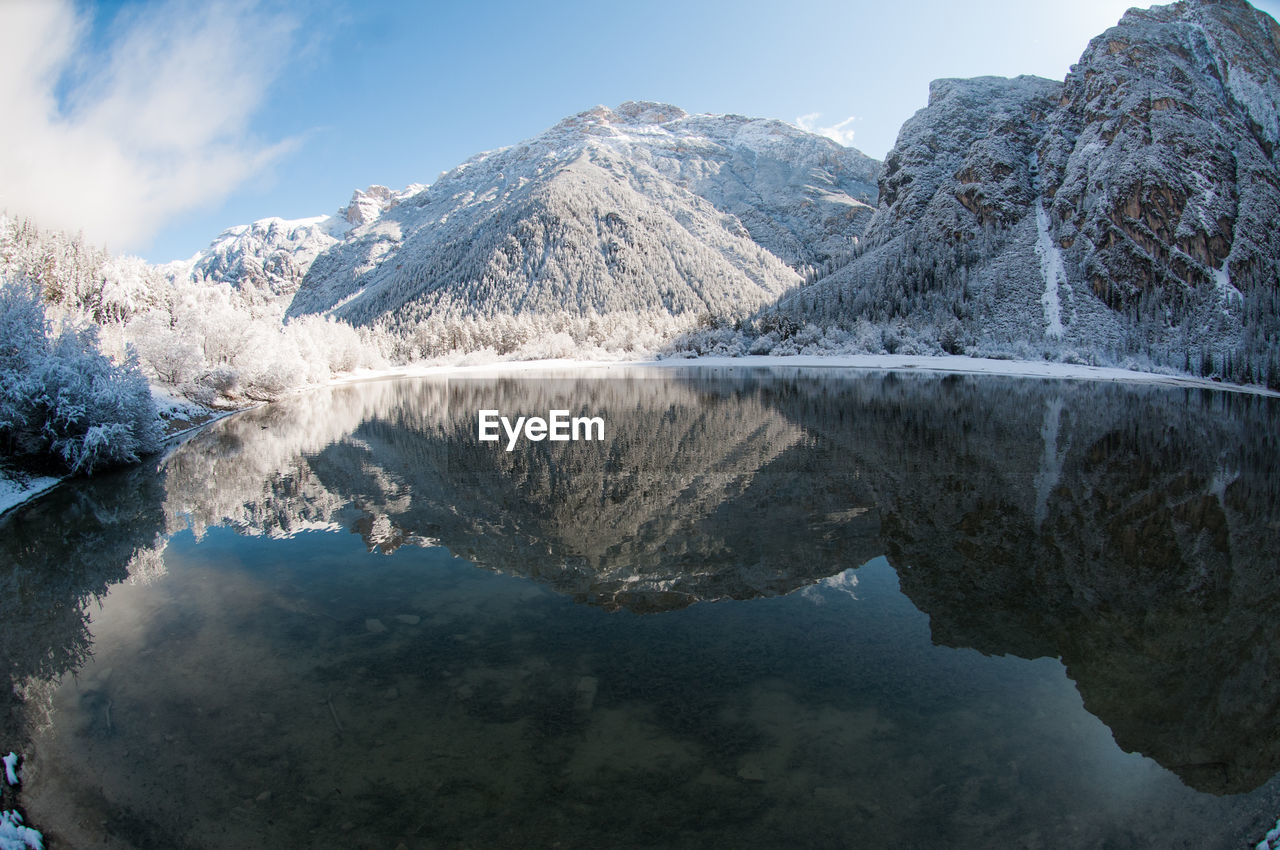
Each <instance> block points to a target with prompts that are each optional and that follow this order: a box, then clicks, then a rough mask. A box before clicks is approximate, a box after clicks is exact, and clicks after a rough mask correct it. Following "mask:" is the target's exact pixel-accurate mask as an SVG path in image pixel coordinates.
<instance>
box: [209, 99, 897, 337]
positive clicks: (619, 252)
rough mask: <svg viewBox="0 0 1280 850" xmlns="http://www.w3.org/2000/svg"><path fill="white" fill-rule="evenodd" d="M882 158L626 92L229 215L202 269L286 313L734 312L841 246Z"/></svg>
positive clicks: (854, 226)
mask: <svg viewBox="0 0 1280 850" xmlns="http://www.w3.org/2000/svg"><path fill="white" fill-rule="evenodd" d="M878 171H879V163H878V162H876V161H875V160H873V159H871V158H869V157H867V156H864V155H863V154H861V153H859V152H857V151H855V150H852V149H850V148H845V147H842V146H841V145H838V144H836V143H835V142H833V141H831V140H829V139H827V138H824V137H822V136H817V135H814V134H811V133H807V132H805V131H803V130H800V129H797V128H796V127H793V126H791V125H789V124H785V123H783V122H780V121H773V120H758V119H749V118H743V117H741V116H734V115H688V114H686V113H685V112H684V111H683V110H680V109H678V108H676V107H674V106H668V105H664V104H656V103H624V104H623V105H621V106H619V107H618V108H617V109H607V108H605V107H596V108H595V109H591V110H588V111H587V112H583V113H581V114H579V115H575V116H573V117H571V118H567V119H565V120H564V121H562V122H560V123H559V124H557V125H556V126H555V127H552V128H551V129H550V130H548V131H546V132H545V133H543V134H541V135H539V136H537V137H535V138H533V139H530V140H528V141H526V142H523V143H521V144H519V145H515V146H513V147H508V148H503V149H500V150H496V151H491V152H488V153H482V154H479V155H478V156H475V157H473V158H471V159H470V160H468V161H467V162H465V163H463V164H462V165H460V166H458V167H457V168H455V169H453V170H452V171H450V172H447V173H446V174H444V175H442V176H441V177H440V179H439V180H438V181H437V182H436V183H435V184H434V185H432V186H430V187H429V188H423V187H421V186H413V187H410V188H409V189H406V190H404V191H402V192H394V193H393V192H390V191H389V190H387V189H385V188H383V187H371V188H370V189H369V190H367V191H366V192H357V193H356V196H355V197H354V198H353V199H352V202H351V203H350V204H349V205H348V206H347V207H346V209H345V210H342V211H340V212H339V213H338V214H334V215H329V216H323V217H319V218H315V219H304V220H300V221H292V222H289V221H282V220H279V219H265V220H263V221H259V222H255V223H254V224H252V225H245V226H240V227H236V228H232V229H230V230H228V231H226V232H225V233H223V234H222V235H221V236H220V237H219V238H218V239H217V240H216V241H215V242H214V244H213V245H212V246H211V247H210V248H209V250H208V251H205V252H203V253H202V254H200V255H198V256H197V258H196V260H195V263H194V269H195V272H196V273H197V274H202V275H205V276H207V277H211V278H215V279H222V280H226V281H228V282H232V283H235V284H236V285H238V286H241V287H244V286H246V285H251V286H254V287H256V288H259V289H263V290H268V291H270V292H271V293H274V294H276V295H280V294H288V293H291V292H293V291H295V290H296V293H297V294H296V295H295V296H294V298H293V301H292V303H291V305H290V306H289V309H288V315H290V316H301V315H305V314H309V313H326V314H331V315H334V316H336V317H339V318H343V319H347V320H349V321H353V322H356V323H369V322H372V321H374V320H377V319H378V318H380V317H383V316H388V315H392V316H394V318H395V320H396V323H397V324H399V325H401V326H404V325H407V324H410V323H412V322H413V321H414V320H417V319H422V318H425V317H426V316H428V315H435V316H437V317H450V316H453V317H463V316H489V315H496V314H523V313H546V312H569V313H572V314H577V315H585V314H590V313H601V314H604V313H616V312H633V311H636V312H667V313H673V314H681V313H701V312H707V311H710V312H716V313H743V312H745V311H747V310H750V309H753V308H756V307H760V306H763V305H765V304H767V303H770V302H772V301H773V300H775V299H776V298H777V297H778V296H779V295H781V294H782V293H783V292H785V291H786V290H787V289H789V288H791V287H794V286H798V285H799V284H801V283H802V282H803V280H804V275H805V274H806V273H807V271H808V270H809V269H810V268H811V267H813V266H816V265H818V264H821V263H825V262H829V261H831V260H832V259H833V258H837V257H840V256H842V255H847V254H849V253H851V251H852V247H853V245H854V244H855V237H856V235H857V233H858V232H859V231H860V230H861V228H862V225H863V224H864V223H865V221H866V220H867V219H868V218H870V215H871V210H872V208H871V206H870V204H872V203H874V200H875V195H876V188H875V179H876V176H877V174H878Z"/></svg>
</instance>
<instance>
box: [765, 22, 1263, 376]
mask: <svg viewBox="0 0 1280 850" xmlns="http://www.w3.org/2000/svg"><path fill="white" fill-rule="evenodd" d="M1278 143H1280V27H1277V24H1276V22H1275V21H1274V20H1272V19H1271V18H1270V17H1269V16H1267V15H1266V14H1264V13H1262V12H1260V11H1258V10H1257V9H1254V8H1253V7H1252V6H1250V5H1249V4H1248V3H1246V2H1244V0H1187V2H1180V3H1175V4H1172V5H1169V6H1156V7H1153V8H1151V9H1149V10H1138V9H1134V10H1130V11H1129V12H1128V13H1126V14H1125V16H1124V18H1123V19H1122V20H1121V21H1120V23H1119V25H1117V26H1116V27H1113V28H1112V29H1109V30H1107V31H1106V32H1105V33H1103V34H1102V35H1100V36H1098V37H1097V38H1095V39H1094V40H1093V41H1092V42H1091V43H1090V44H1089V46H1088V48H1087V49H1086V50H1085V52H1084V55H1083V56H1082V57H1081V59H1080V62H1079V63H1078V64H1077V65H1075V66H1073V68H1072V70H1071V72H1070V74H1069V75H1068V76H1067V78H1066V80H1065V82H1064V83H1056V82H1053V81H1049V80H1043V79H1038V78H1032V77H1019V78H1016V79H1012V80H1005V79H998V78H979V79H974V80H940V81H937V82H935V83H934V84H933V86H932V87H931V90H930V97H929V104H928V105H927V106H926V107H925V108H924V109H922V110H921V111H920V112H918V113H917V114H916V115H915V116H914V117H913V118H912V119H911V120H909V121H908V122H907V123H906V124H905V125H904V126H903V128H902V131H901V133H900V135H899V137H898V141H897V144H896V145H895V148H894V150H893V151H892V152H891V153H890V154H889V155H888V157H887V158H886V160H885V168H884V173H883V174H882V176H881V179H880V184H879V188H880V197H879V205H878V208H877V211H876V214H875V216H874V217H873V219H872V220H871V222H870V223H869V225H868V228H867V231H866V234H865V236H866V239H865V242H864V244H865V247H866V248H867V251H866V253H865V254H864V255H862V256H861V257H859V258H858V259H857V260H856V261H855V262H853V263H850V264H849V265H847V266H846V267H845V268H843V269H841V270H839V271H838V272H837V273H835V274H833V275H831V276H830V277H828V278H826V279H824V280H821V281H819V282H818V283H817V284H816V285H815V286H813V287H811V288H808V289H806V290H803V291H801V292H798V293H796V294H794V295H793V296H791V297H790V298H788V299H787V302H786V304H787V306H788V307H789V308H790V309H791V310H793V311H794V312H796V313H798V314H800V315H803V316H805V317H806V318H812V317H814V316H818V317H821V318H824V319H827V320H830V319H834V318H840V317H851V316H856V315H868V316H872V317H874V318H877V319H879V320H881V321H884V320H887V319H890V318H893V317H894V316H906V317H907V318H908V319H909V320H911V321H914V322H917V323H928V322H933V323H942V322H948V321H959V322H960V323H962V325H963V334H964V335H965V336H967V337H968V338H970V339H971V340H977V341H981V340H1025V341H1030V342H1036V341H1045V340H1048V341H1055V340H1061V341H1062V342H1063V343H1065V344H1070V345H1079V346H1081V347H1085V348H1094V349H1098V348H1112V349H1121V350H1123V349H1128V350H1135V349H1137V350H1141V349H1142V347H1143V346H1144V345H1145V344H1146V343H1147V340H1145V339H1144V338H1143V337H1147V336H1149V337H1151V338H1152V339H1155V340H1157V341H1158V343H1159V344H1158V345H1157V346H1156V347H1157V348H1159V346H1165V347H1168V348H1171V349H1175V350H1181V351H1184V352H1185V351H1189V350H1190V349H1193V348H1195V347H1197V346H1199V345H1203V344H1213V345H1226V346H1234V347H1236V348H1239V347H1240V346H1243V347H1245V348H1248V346H1249V345H1250V344H1251V340H1253V339H1254V338H1255V337H1257V338H1265V337H1266V335H1267V334H1268V333H1272V332H1274V331H1275V330H1276V329H1277V327H1280V322H1278V321H1277V315H1278V313H1280V310H1278V306H1277V300H1276V288H1277V287H1276V280H1277V272H1278V270H1280V232H1277V231H1276V229H1275V228H1274V226H1271V225H1270V224H1269V223H1270V222H1274V221H1275V220H1276V218H1277V216H1278V215H1280V161H1277V158H1276V156H1277V150H1276V148H1277V144H1278ZM1259 346H1261V343H1259ZM1263 347H1264V346H1263ZM1176 365H1182V364H1181V363H1178V364H1176Z"/></svg>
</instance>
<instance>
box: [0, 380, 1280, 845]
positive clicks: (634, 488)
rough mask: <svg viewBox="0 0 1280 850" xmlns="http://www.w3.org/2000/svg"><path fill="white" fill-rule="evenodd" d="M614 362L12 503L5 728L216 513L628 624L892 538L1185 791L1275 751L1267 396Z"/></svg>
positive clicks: (1278, 642)
mask: <svg viewBox="0 0 1280 850" xmlns="http://www.w3.org/2000/svg"><path fill="white" fill-rule="evenodd" d="M606 374H607V377H599V376H598V373H592V372H579V373H572V374H562V375H558V376H550V377H538V378H533V377H522V378H495V379H479V378H477V379H471V380H457V379H450V380H445V379H413V380H397V381H380V382H370V383H365V384H353V385H346V386H340V387H335V388H332V389H330V390H325V391H321V392H317V393H312V394H309V395H305V396H299V397H295V398H290V399H287V400H284V401H281V402H278V403H275V404H271V405H268V406H265V407H263V408H260V409H257V410H253V411H248V412H246V413H243V414H239V415H237V416H235V417H232V418H231V419H228V420H226V421H223V422H220V423H217V424H215V425H214V426H212V427H210V428H208V429H207V430H205V431H204V432H202V433H201V434H199V435H198V436H196V437H195V438H194V439H192V440H190V441H189V442H187V443H186V444H184V445H182V446H181V447H180V448H178V449H177V450H176V451H175V452H173V453H172V455H171V456H169V457H168V458H167V459H165V461H164V462H163V463H161V464H160V465H159V468H158V469H139V470H133V471H129V472H125V473H120V474H117V475H113V476H109V477H106V478H102V479H97V480H93V481H89V482H84V483H79V484H76V485H74V486H69V487H63V488H61V489H60V490H58V491H56V492H55V493H54V494H52V495H50V496H49V497H47V498H45V499H43V500H41V501H39V502H38V503H36V504H34V505H33V506H31V507H29V508H27V509H25V510H23V511H19V512H17V513H15V514H14V515H13V516H12V517H11V518H8V519H7V520H6V521H5V524H4V526H3V529H2V532H3V533H2V536H0V562H2V563H6V564H10V565H12V566H10V567H7V568H4V571H3V572H2V573H0V581H3V583H4V586H3V587H0V592H4V594H5V598H6V599H9V600H17V602H16V603H15V602H10V603H6V609H5V612H4V613H5V616H4V617H3V618H0V649H3V653H4V657H5V658H6V659H8V662H9V676H10V680H11V682H12V684H13V686H14V687H13V688H6V689H5V696H4V697H2V698H0V699H3V700H6V701H7V703H6V705H5V706H3V707H5V708H8V709H9V710H8V711H6V712H5V715H6V718H7V719H6V721H5V723H6V727H5V737H6V740H16V739H19V738H21V737H23V736H35V737H36V738H37V739H39V731H38V730H41V729H46V728H48V727H49V725H50V724H51V723H55V722H56V719H51V717H50V709H51V706H53V705H54V703H55V702H56V701H55V699H54V697H53V693H54V683H55V680H56V679H57V677H58V676H59V675H60V674H62V673H65V672H68V671H75V670H77V669H79V668H80V667H81V665H83V664H84V662H85V659H86V658H87V656H88V654H89V653H90V652H91V651H92V643H93V638H92V637H91V636H90V629H89V627H88V625H87V621H88V619H89V614H90V612H91V611H92V610H93V606H92V605H91V604H90V603H91V602H92V601H93V600H96V599H101V598H103V597H104V596H106V595H108V594H109V588H110V587H111V585H113V584H115V583H118V582H121V581H123V580H125V579H126V578H127V579H128V580H129V581H132V582H134V583H137V582H140V581H141V582H145V581H148V580H152V579H155V578H156V577H162V576H163V574H164V571H165V569H166V567H165V562H166V555H165V548H166V546H167V545H169V543H170V541H171V540H173V539H174V535H176V534H178V533H180V532H183V531H190V532H191V534H193V535H194V538H195V540H196V541H199V540H200V539H201V538H202V537H203V536H204V535H205V534H206V533H207V532H208V530H210V529H214V528H218V527H230V528H232V529H234V530H235V531H236V532H238V533H239V534H241V535H253V536H258V537H262V538H264V539H269V538H291V537H294V536H296V535H299V534H300V533H302V532H308V531H331V532H344V533H356V534H358V535H360V537H361V538H362V539H363V541H364V546H365V548H367V549H368V550H369V551H370V552H371V553H375V555H370V556H369V558H370V559H373V560H372V561H371V564H370V565H369V568H371V569H377V568H378V567H377V563H378V562H377V561H376V553H383V554H389V553H392V552H396V551H397V550H399V549H401V548H402V547H427V548H430V547H443V549H447V551H448V552H449V553H452V555H453V556H456V557H459V558H462V559H465V560H466V561H469V562H470V563H472V564H474V565H477V566H479V567H482V568H484V569H486V570H490V571H494V572H496V573H502V574H506V575H509V576H516V577H521V578H530V579H534V580H535V581H536V582H538V583H540V584H541V585H543V586H546V587H549V588H552V589H554V590H555V591H556V592H557V593H559V594H562V595H565V596H567V597H570V598H572V599H574V600H576V601H578V602H583V603H587V604H589V605H592V606H598V607H601V608H604V609H607V610H610V611H615V610H626V611H630V612H634V613H641V614H651V613H652V614H657V613H659V612H671V611H678V610H681V609H685V608H687V607H688V606H690V605H692V604H693V603H697V602H705V601H715V600H729V599H734V600H746V599H753V598H760V597H778V596H783V595H786V594H791V593H792V592H793V591H797V590H803V589H806V588H810V589H812V588H815V587H822V586H828V587H829V586H842V585H843V586H852V585H855V584H856V582H857V576H858V575H859V574H860V573H859V572H848V571H850V570H854V569H856V568H860V567H862V565H864V564H867V563H868V562H870V561H872V560H873V559H875V558H877V557H878V556H881V555H883V556H884V557H885V558H887V561H888V564H889V565H890V566H891V567H892V568H893V570H894V571H895V572H896V574H897V580H898V583H899V585H900V588H901V591H902V593H903V594H905V595H906V597H908V598H909V599H910V600H911V602H912V603H913V604H914V605H915V607H916V608H917V609H919V611H921V612H923V613H924V614H926V615H928V627H929V630H930V633H931V636H932V640H933V643H934V644H936V645H940V646H947V647H955V648H972V649H975V650H977V651H978V652H980V653H982V654H983V655H989V656H993V655H994V656H1000V655H1012V656H1019V657H1022V658H1026V659H1036V658H1042V657H1047V658H1051V659H1061V662H1062V663H1063V664H1064V665H1065V667H1066V671H1067V675H1068V676H1069V677H1070V679H1071V680H1072V681H1074V683H1075V686H1076V688H1077V689H1078V691H1079V693H1080V696H1081V697H1082V698H1083V702H1084V706H1085V708H1086V709H1087V710H1088V711H1089V712H1090V713H1092V714H1093V715H1095V716H1096V717H1098V718H1099V719H1101V720H1102V721H1103V722H1104V723H1105V724H1106V725H1107V726H1108V727H1109V728H1110V730H1111V732H1112V734H1113V735H1114V738H1115V742H1116V743H1117V744H1118V745H1119V746H1120V747H1121V748H1122V749H1123V750H1125V751H1127V752H1138V753H1141V754H1143V755H1146V756H1148V757H1150V758H1152V759H1154V760H1155V761H1156V762H1158V763H1159V764H1160V765H1162V766H1164V767H1165V768H1167V769H1168V770H1170V771H1172V772H1174V773H1175V774H1177V776H1178V777H1180V778H1181V780H1182V781H1183V782H1184V783H1186V785H1188V786H1190V787H1191V788H1194V789H1196V790H1198V791H1200V792H1206V793H1208V794H1211V795H1224V794H1240V793H1242V792H1248V791H1250V790H1252V789H1255V788H1258V787H1259V786H1261V785H1263V784H1264V783H1266V782H1268V780H1270V779H1271V778H1272V777H1273V776H1274V775H1275V774H1276V773H1277V772H1278V771H1280V735H1277V734H1276V728H1275V718H1276V717H1277V709H1278V708H1280V658H1278V657H1277V653H1276V649H1275V647H1277V646H1280V616H1278V614H1280V571H1278V570H1277V565H1278V563H1277V560H1278V556H1277V553H1276V545H1275V544H1276V540H1277V539H1280V478H1278V477H1277V476H1276V475H1275V471H1276V469H1277V468H1280V467H1278V465H1277V460H1278V459H1280V436H1278V435H1277V430H1278V429H1277V428H1276V422H1277V415H1276V414H1277V409H1278V405H1277V402H1276V401H1275V400H1273V399H1266V398H1259V397H1254V396H1249V395H1236V394H1230V393H1221V392H1209V391H1201V390H1184V389H1167V388H1150V387H1127V386H1116V385H1097V384H1088V383H1076V382H1050V381H1027V380H1012V379H1001V378H978V377H958V376H949V377H937V376H925V375H907V376H900V375H896V374H872V375H861V376H852V377H851V376H848V375H839V374H833V373H830V372H821V371H818V372H814V373H808V374H806V373H797V372H795V371H793V370H776V371H774V372H768V371H763V370H760V371H756V370H746V369H739V370H733V371H725V370H720V371H718V372H715V373H713V372H711V371H710V370H705V369H704V370H699V369H689V370H685V371H680V372H673V371H670V370H666V371H663V372H661V373H658V374H657V376H655V375H654V374H653V373H645V372H642V371H637V370H631V371H623V370H618V369H612V370H609V371H608V372H607V373H606ZM481 408H494V409H498V410H500V411H502V412H503V413H504V414H507V415H545V413H546V411H547V410H549V409H553V408H564V409H569V410H570V411H571V412H572V413H573V414H574V415H591V416H603V417H604V418H605V421H606V423H607V424H606V440H605V441H604V442H579V443H550V442H540V443H528V442H522V443H521V444H520V445H519V446H518V447H517V449H516V450H515V451H513V452H506V451H504V450H503V447H502V445H501V444H495V443H480V442H479V441H478V440H477V439H476V412H477V410H479V409H481ZM294 578H296V579H297V580H298V581H302V582H305V581H307V578H306V571H305V569H302V570H301V573H300V574H299V575H297V576H294ZM824 581H825V582H826V585H822V584H821V583H822V582H824ZM246 592H247V591H246ZM804 592H809V591H808V590H804ZM254 598H255V599H256V598H257V597H254ZM291 604H295V606H299V607H301V606H306V605H308V604H309V603H305V602H299V603H291ZM325 616H329V617H330V618H331V619H332V618H333V617H334V614H333V613H332V612H331V613H329V614H327V615H325ZM659 619H660V618H659ZM406 622H408V620H406ZM377 624H378V626H379V627H383V628H385V626H384V624H382V623H381V622H380V621H377ZM175 628H176V626H175ZM369 629H370V631H371V632H376V631H377V629H376V628H375V627H374V626H372V625H370V626H369ZM264 651H266V650H264ZM582 681H583V682H586V684H581V682H580V683H579V684H578V685H566V687H577V688H580V689H581V693H579V694H578V696H576V697H572V698H573V699H581V700H586V699H587V697H586V696H584V695H585V694H587V693H588V692H590V695H591V698H592V699H594V694H595V691H594V690H592V688H594V687H598V684H593V683H594V682H595V681H596V679H595V678H594V677H586V678H585V679H583V680H582ZM575 693H577V692H575ZM571 696H572V695H571ZM90 699H91V700H92V699H94V698H93V697H90ZM82 700H83V698H82ZM588 701H590V700H588ZM94 705H96V703H94ZM105 705H107V703H104V706H105ZM327 708H328V710H329V711H333V712H334V718H333V719H334V721H335V723H338V724H339V725H340V721H339V720H338V714H337V712H336V710H334V709H333V708H332V704H331V703H330V705H329V706H328V707H327ZM97 710H98V709H95V711H97ZM109 711H110V710H109V707H108V709H107V713H106V716H107V717H108V718H109V717H110V713H109ZM95 716H96V715H95ZM97 722H99V723H101V722H102V721H97ZM106 722H107V723H108V724H110V723H112V721H111V720H109V719H108V720H107V721H106ZM868 728H872V727H868ZM33 730H36V731H33ZM98 731H99V732H102V730H98ZM37 746H38V744H37ZM672 757H673V758H675V756H672ZM744 770H746V768H744ZM748 773H750V771H748ZM740 775H745V774H741V772H740ZM749 778H751V777H749ZM815 793H817V792H815ZM1264 831H1265V830H1264ZM1243 837H1245V838H1248V837H1249V836H1248V835H1245V836H1243ZM639 843H641V844H643V843H644V842H642V841H641V842H639ZM1050 843H1051V844H1052V843H1053V842H1050ZM174 846H179V845H174ZM181 846H186V845H181ZM193 846H204V845H200V844H196V845H193ZM210 846H217V845H216V843H215V844H213V845H210Z"/></svg>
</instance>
